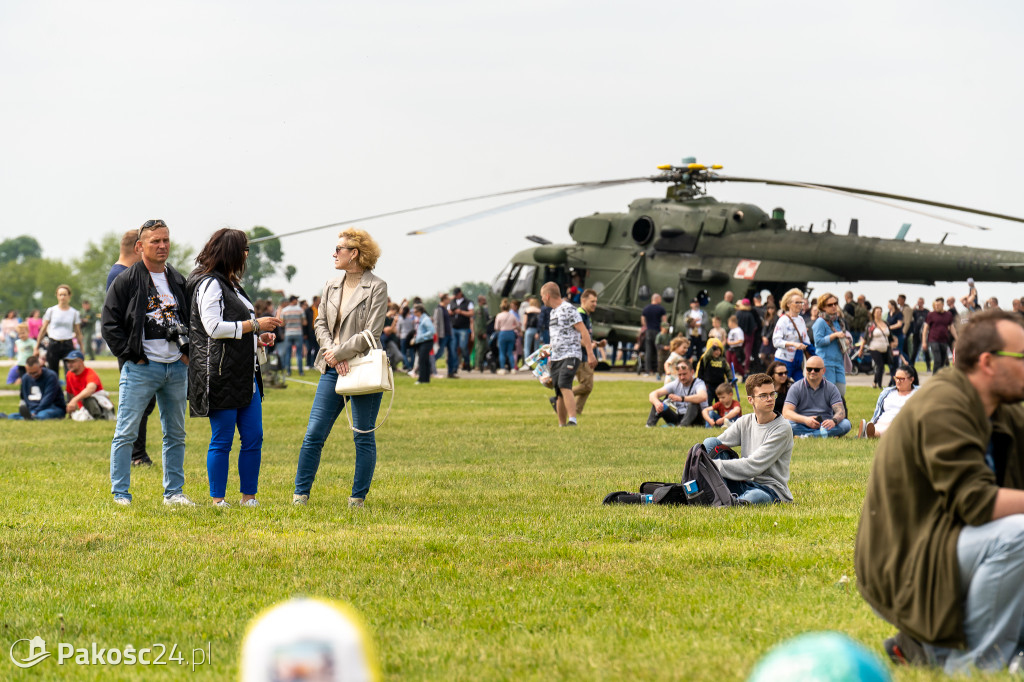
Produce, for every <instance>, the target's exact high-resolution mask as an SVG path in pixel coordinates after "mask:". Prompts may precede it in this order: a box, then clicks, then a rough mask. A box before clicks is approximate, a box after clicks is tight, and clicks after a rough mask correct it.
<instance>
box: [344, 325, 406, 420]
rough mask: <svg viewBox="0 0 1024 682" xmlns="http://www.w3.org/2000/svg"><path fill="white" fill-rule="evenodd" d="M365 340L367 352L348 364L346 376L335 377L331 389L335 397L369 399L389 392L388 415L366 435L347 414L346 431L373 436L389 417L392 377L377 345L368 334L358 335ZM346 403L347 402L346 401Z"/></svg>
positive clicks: (364, 332) (392, 390)
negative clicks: (370, 395)
mask: <svg viewBox="0 0 1024 682" xmlns="http://www.w3.org/2000/svg"><path fill="white" fill-rule="evenodd" d="M359 335H360V336H362V337H363V338H364V339H365V340H366V343H367V345H368V346H369V349H368V350H367V351H366V352H365V353H363V354H362V355H357V356H355V357H353V358H351V359H349V361H348V374H346V375H345V376H341V374H339V375H338V381H337V383H336V384H335V385H334V392H335V393H337V394H338V395H344V396H352V395H368V394H370V393H383V392H384V391H390V392H391V402H390V403H389V404H388V411H387V413H385V415H384V419H383V420H382V421H381V423H380V424H378V425H377V426H375V427H373V428H372V429H370V430H368V431H362V430H360V429H357V428H356V427H355V425H353V423H352V417H351V416H349V415H348V414H347V413H346V415H345V416H346V417H347V418H348V423H349V428H351V429H352V430H353V431H355V432H357V433H372V432H373V431H376V430H377V429H379V428H380V427H381V426H383V425H384V422H385V421H387V418H388V415H390V414H391V405H393V404H394V402H395V392H394V391H395V375H394V372H393V371H392V370H391V362H389V361H388V355H387V353H385V352H384V350H383V349H382V348H381V347H380V342H379V341H378V340H377V338H376V337H375V336H374V335H373V333H372V332H371V331H369V330H363V331H361V332H359ZM345 402H346V403H347V402H348V401H345Z"/></svg>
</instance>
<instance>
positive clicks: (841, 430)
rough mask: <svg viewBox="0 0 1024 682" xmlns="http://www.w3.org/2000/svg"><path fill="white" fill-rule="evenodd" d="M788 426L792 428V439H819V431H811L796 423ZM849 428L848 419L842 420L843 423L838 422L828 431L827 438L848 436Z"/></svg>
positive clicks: (790, 423) (809, 428) (807, 427)
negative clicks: (804, 437)
mask: <svg viewBox="0 0 1024 682" xmlns="http://www.w3.org/2000/svg"><path fill="white" fill-rule="evenodd" d="M819 421H821V420H819ZM789 425H790V426H792V427H793V436H794V437H795V436H813V437H819V436H820V435H821V430H820V429H812V428H811V427H809V426H804V425H803V424H797V423H796V422H789ZM850 428H851V425H850V420H849V419H844V420H843V421H841V422H839V423H838V424H836V425H835V426H833V427H832V428H831V429H829V430H828V437H829V438H840V437H842V436H845V435H846V434H848V433H849V432H850Z"/></svg>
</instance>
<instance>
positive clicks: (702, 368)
mask: <svg viewBox="0 0 1024 682" xmlns="http://www.w3.org/2000/svg"><path fill="white" fill-rule="evenodd" d="M697 378H698V379H700V380H701V381H703V382H704V385H705V386H706V387H707V390H708V393H709V394H710V393H713V392H714V391H716V390H717V389H718V385H719V384H723V383H724V384H728V383H729V382H730V380H731V379H732V372H731V371H730V370H729V365H727V364H726V363H725V344H723V343H722V342H721V341H719V340H718V339H714V338H711V339H708V343H707V346H705V350H704V355H702V356H701V358H700V362H698V363H697Z"/></svg>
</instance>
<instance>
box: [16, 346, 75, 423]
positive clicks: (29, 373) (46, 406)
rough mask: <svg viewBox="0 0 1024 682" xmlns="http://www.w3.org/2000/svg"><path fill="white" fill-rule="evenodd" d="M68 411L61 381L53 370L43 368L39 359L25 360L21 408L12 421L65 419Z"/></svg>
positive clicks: (33, 357) (34, 357)
mask: <svg viewBox="0 0 1024 682" xmlns="http://www.w3.org/2000/svg"><path fill="white" fill-rule="evenodd" d="M66 410H67V403H65V401H64V391H62V390H61V388H60V380H59V379H58V378H57V373H56V372H54V371H53V370H52V369H49V368H47V367H43V366H42V365H41V364H40V363H39V358H38V357H36V356H32V357H30V358H28V359H27V360H25V376H23V377H22V378H21V406H20V408H19V414H12V415H10V418H11V419H29V420H31V419H63V418H64V416H65V414H66Z"/></svg>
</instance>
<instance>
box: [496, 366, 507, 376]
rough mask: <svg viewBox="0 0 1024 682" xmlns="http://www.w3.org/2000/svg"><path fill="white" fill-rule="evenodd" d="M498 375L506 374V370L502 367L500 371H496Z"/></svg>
mask: <svg viewBox="0 0 1024 682" xmlns="http://www.w3.org/2000/svg"><path fill="white" fill-rule="evenodd" d="M498 374H508V370H507V369H505V368H504V367H502V368H501V369H499V370H498Z"/></svg>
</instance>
